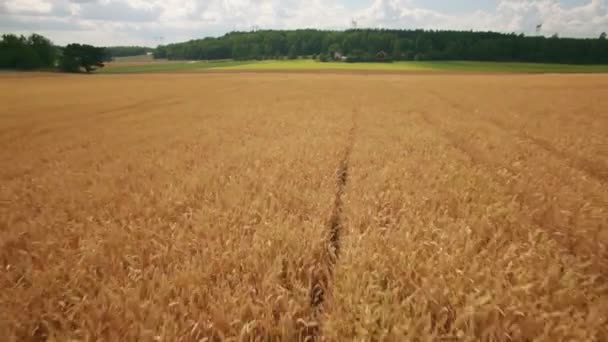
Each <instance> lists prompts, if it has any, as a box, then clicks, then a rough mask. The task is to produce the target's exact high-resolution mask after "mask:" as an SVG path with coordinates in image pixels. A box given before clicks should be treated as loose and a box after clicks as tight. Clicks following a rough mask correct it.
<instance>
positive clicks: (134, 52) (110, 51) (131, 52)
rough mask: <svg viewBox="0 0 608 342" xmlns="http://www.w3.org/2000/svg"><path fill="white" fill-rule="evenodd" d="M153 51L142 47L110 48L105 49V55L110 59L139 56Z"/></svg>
mask: <svg viewBox="0 0 608 342" xmlns="http://www.w3.org/2000/svg"><path fill="white" fill-rule="evenodd" d="M153 51H154V49H153V48H149V47H144V46H110V47H107V48H106V53H107V55H108V57H110V58H113V57H129V56H141V55H145V54H146V53H148V52H153Z"/></svg>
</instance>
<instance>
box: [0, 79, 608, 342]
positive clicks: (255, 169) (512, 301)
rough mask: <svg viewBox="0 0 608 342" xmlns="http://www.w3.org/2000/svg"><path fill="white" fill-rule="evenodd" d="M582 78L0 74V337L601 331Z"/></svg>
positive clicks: (604, 216)
mask: <svg viewBox="0 0 608 342" xmlns="http://www.w3.org/2000/svg"><path fill="white" fill-rule="evenodd" d="M606 89H608V78H607V77H604V76H597V75H596V76H593V75H589V76H582V75H571V76H558V75H544V76H522V75H520V76H509V75H502V76H496V75H494V76H491V75H488V76H483V75H477V76H472V75H387V74H383V75H373V74H372V75H348V74H341V75H328V74H324V75H315V74H282V73H276V74H173V75H136V76H97V77H81V76H64V75H45V74H27V75H22V74H5V75H0V103H2V107H0V145H1V146H2V149H0V160H1V161H2V168H0V181H1V183H0V185H1V187H0V267H2V268H1V271H0V308H1V309H0V339H1V340H7V341H21V340H56V341H64V340H83V341H93V340H107V341H114V340H125V341H135V340H160V341H177V340H179V341H200V340H205V338H208V340H244V341H249V340H284V341H291V340H306V339H308V340H330V341H334V340H353V339H356V340H384V341H403V340H421V341H422V340H424V341H426V340H441V339H447V340H449V339H453V340H463V341H476V340H495V341H511V340H533V339H537V340H547V341H555V340H581V341H586V340H598V341H600V340H607V339H608V330H607V328H606V326H608V321H607V319H608V285H607V284H608V282H607V280H608V279H606V274H608V273H607V272H608V266H607V265H608V263H607V262H608V231H607V230H608V212H607V211H608V209H607V208H608V205H607V203H608V191H607V190H608V173H607V170H608V152H607V151H608V150H607V149H606V146H607V145H606V144H607V143H608V136H606V132H608V116H606V113H605V109H606V108H608V99H607V98H606V97H605V96H603V92H605V90H606Z"/></svg>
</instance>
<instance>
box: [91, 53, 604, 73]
mask: <svg viewBox="0 0 608 342" xmlns="http://www.w3.org/2000/svg"><path fill="white" fill-rule="evenodd" d="M178 71H181V72H185V71H186V72H195V71H196V72H205V71H207V72H208V71H256V72H260V71H294V72H298V71H300V72H301V71H305V72H309V71H328V72H332V71H340V72H391V73H396V72H403V73H412V72H424V73H439V72H441V73H445V72H451V73H473V72H474V73H606V72H608V66H607V65H568V64H550V63H504V62H470V61H430V62H428V61H427V62H412V61H406V62H394V63H340V62H328V63H322V62H318V61H314V60H310V59H299V60H265V61H233V60H219V61H218V60H216V61H168V60H152V59H150V57H148V56H141V57H133V58H121V59H117V61H115V62H111V63H108V65H107V66H106V68H104V69H101V70H100V72H101V73H104V74H127V73H150V72H178Z"/></svg>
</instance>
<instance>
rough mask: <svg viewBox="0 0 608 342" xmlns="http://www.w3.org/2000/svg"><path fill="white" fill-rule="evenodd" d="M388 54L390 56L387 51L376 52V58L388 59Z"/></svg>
mask: <svg viewBox="0 0 608 342" xmlns="http://www.w3.org/2000/svg"><path fill="white" fill-rule="evenodd" d="M386 56H388V54H387V53H386V52H384V51H379V52H378V53H377V54H376V59H379V60H385V59H386Z"/></svg>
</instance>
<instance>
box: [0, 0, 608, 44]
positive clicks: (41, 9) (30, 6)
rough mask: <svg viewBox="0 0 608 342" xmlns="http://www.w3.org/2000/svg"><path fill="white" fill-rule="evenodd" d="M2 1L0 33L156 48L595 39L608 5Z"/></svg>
mask: <svg viewBox="0 0 608 342" xmlns="http://www.w3.org/2000/svg"><path fill="white" fill-rule="evenodd" d="M348 1H349V0H325V1H323V0H308V1H303V0H283V1H281V0H0V31H2V32H16V33H28V32H38V33H41V34H44V35H47V36H48V37H50V38H51V39H53V40H54V41H56V42H57V43H60V44H64V43H68V42H72V41H83V42H87V43H94V44H100V45H101V44H103V45H108V44H147V45H155V44H157V43H158V42H159V40H158V37H161V36H162V37H165V42H173V41H182V40H187V39H192V38H200V37H204V36H208V35H219V34H222V33H224V32H227V31H231V30H235V29H236V30H249V29H250V28H252V27H253V26H258V27H260V28H275V29H279V28H310V27H313V28H331V29H345V28H348V27H349V26H350V22H351V19H352V18H355V19H357V21H358V22H359V26H360V27H388V28H410V29H411V28H426V29H462V30H469V29H473V30H484V31H486V30H493V31H504V32H524V33H526V34H532V33H534V31H535V27H536V25H537V24H540V23H542V24H543V33H545V34H548V35H550V34H553V33H555V32H558V33H559V34H560V36H575V37H597V36H599V34H600V33H601V32H602V31H607V30H608V11H607V5H606V1H607V0H588V1H587V2H586V3H585V4H583V5H578V6H576V5H575V6H572V5H571V6H566V5H565V4H564V3H562V2H560V1H559V0H498V3H497V6H496V8H495V9H494V10H492V11H488V10H485V11H482V10H477V11H469V12H467V11H458V12H457V13H454V12H448V11H444V12H441V11H438V10H430V9H425V8H421V7H420V5H417V4H418V3H420V1H417V2H415V1H414V0H369V2H368V3H367V5H365V6H362V9H359V10H353V9H352V8H353V6H352V5H349V4H348Z"/></svg>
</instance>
